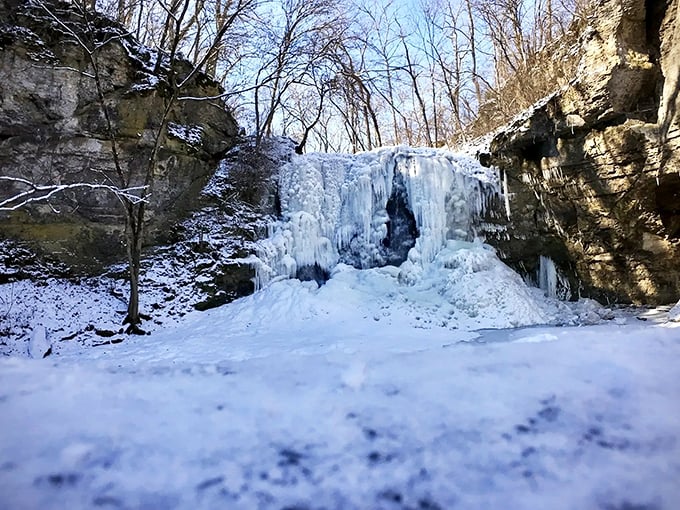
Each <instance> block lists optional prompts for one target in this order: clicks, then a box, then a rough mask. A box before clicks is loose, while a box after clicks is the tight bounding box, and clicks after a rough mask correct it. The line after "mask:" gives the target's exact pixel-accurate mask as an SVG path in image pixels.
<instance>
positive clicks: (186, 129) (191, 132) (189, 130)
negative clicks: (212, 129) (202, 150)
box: [168, 122, 203, 148]
mask: <svg viewBox="0 0 680 510" xmlns="http://www.w3.org/2000/svg"><path fill="white" fill-rule="evenodd" d="M168 136H171V137H173V138H177V139H178V140H181V141H182V142H184V143H185V144H187V145H189V146H191V147H195V148H197V147H200V146H201V143H202V137H203V128H202V127H201V126H195V125H189V126H184V125H182V124H176V123H174V122H168Z"/></svg>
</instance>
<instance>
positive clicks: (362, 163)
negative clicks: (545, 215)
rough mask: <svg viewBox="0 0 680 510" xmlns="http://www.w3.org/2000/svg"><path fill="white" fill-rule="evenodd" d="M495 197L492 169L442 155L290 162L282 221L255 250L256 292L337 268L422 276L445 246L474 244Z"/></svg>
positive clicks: (381, 153)
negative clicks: (391, 268)
mask: <svg viewBox="0 0 680 510" xmlns="http://www.w3.org/2000/svg"><path fill="white" fill-rule="evenodd" d="M499 192H500V186H499V181H498V176H497V174H496V172H495V171H493V170H490V169H487V168H484V167H482V166H480V164H479V163H478V162H477V160H475V159H474V158H472V157H470V156H466V155H460V154H454V153H452V152H448V151H445V150H435V149H415V148H407V147H392V148H383V149H378V150H374V151H372V152H366V153H360V154H356V155H341V154H309V155H303V156H294V157H293V159H292V161H291V162H290V163H288V164H287V165H285V166H284V167H283V168H282V169H281V171H280V175H279V193H280V200H281V215H282V216H281V220H280V221H277V222H275V223H274V224H272V225H271V226H270V236H269V238H268V239H267V240H265V241H264V242H262V243H260V248H259V252H258V260H257V263H256V264H255V267H256V272H257V286H258V287H261V286H263V285H265V284H266V283H267V282H269V281H271V280H273V279H277V278H279V277H284V278H288V277H298V278H301V279H317V280H323V279H324V278H325V277H327V275H328V274H329V273H330V271H331V269H332V268H333V267H334V266H335V265H336V264H338V263H345V264H349V265H352V266H354V267H357V268H361V269H365V268H370V267H377V266H384V265H387V264H391V265H395V266H399V265H400V264H402V263H404V262H408V264H407V265H410V266H419V267H420V268H421V269H422V268H423V267H425V266H427V265H428V264H429V263H430V262H432V261H433V260H434V258H435V257H436V256H437V254H438V253H439V252H440V250H442V248H444V247H445V246H446V244H447V241H449V240H471V239H473V238H474V237H475V225H476V221H477V220H478V219H479V218H480V217H481V216H483V215H484V213H485V211H486V209H487V207H488V206H489V204H490V201H491V199H492V198H493V197H495V196H497V195H498V194H499Z"/></svg>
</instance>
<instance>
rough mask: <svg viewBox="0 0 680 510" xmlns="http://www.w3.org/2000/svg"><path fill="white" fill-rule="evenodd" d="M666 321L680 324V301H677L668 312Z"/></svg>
mask: <svg viewBox="0 0 680 510" xmlns="http://www.w3.org/2000/svg"><path fill="white" fill-rule="evenodd" d="M668 320H670V321H674V322H680V301H678V302H677V303H676V304H675V306H673V308H671V309H670V311H669V312H668Z"/></svg>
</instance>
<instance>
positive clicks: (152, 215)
mask: <svg viewBox="0 0 680 510" xmlns="http://www.w3.org/2000/svg"><path fill="white" fill-rule="evenodd" d="M46 5H47V6H48V8H49V10H50V11H49V12H48V11H47V10H46V9H44V8H41V7H40V6H38V5H37V4H34V3H29V2H25V1H23V0H0V20H2V21H1V22H0V175H4V176H11V177H23V178H26V179H29V180H31V181H32V182H34V183H36V184H67V183H74V182H99V183H101V182H107V181H108V179H109V178H111V177H112V176H115V169H114V165H113V157H112V143H111V137H110V135H109V133H108V131H107V127H106V123H105V119H104V116H103V109H102V106H101V102H100V100H99V98H98V95H97V90H96V87H95V81H94V79H93V78H92V76H91V75H92V68H91V65H90V64H89V60H88V58H87V55H86V53H85V51H84V50H83V48H82V47H81V46H80V45H78V44H76V43H75V42H74V40H73V37H72V36H71V35H69V34H68V33H66V32H65V30H64V28H63V26H62V25H60V23H59V22H57V21H55V19H54V17H53V16H52V14H54V15H55V16H56V17H57V18H59V19H60V20H62V21H63V22H65V24H67V25H68V26H69V27H70V28H72V29H73V30H75V31H76V32H78V31H80V32H78V33H79V35H80V37H82V38H94V40H95V42H97V41H100V42H101V41H104V40H107V39H109V42H107V43H106V44H103V45H102V46H101V49H100V50H99V51H98V53H97V56H96V58H97V61H98V62H99V63H100V64H101V65H100V66H99V74H100V79H101V83H102V88H103V92H104V98H105V102H106V104H107V106H108V108H109V111H110V114H111V118H112V121H113V125H114V129H115V139H116V141H117V144H118V147H119V151H120V161H121V164H122V167H123V169H124V170H125V171H126V172H127V171H128V170H129V171H131V172H132V175H133V178H132V183H133V184H141V180H142V179H143V176H144V174H145V171H146V170H145V169H146V164H147V161H148V159H149V155H150V151H151V148H152V147H153V144H154V137H155V134H156V133H157V132H158V129H159V125H160V119H161V114H162V111H163V104H164V103H163V94H164V93H165V88H164V82H163V78H162V77H160V79H159V76H158V75H157V74H155V73H154V65H155V61H156V59H157V54H156V53H155V52H152V51H150V50H149V49H147V48H144V47H142V46H140V45H139V44H138V43H137V42H136V41H135V40H134V39H133V38H132V37H130V36H128V35H124V34H125V31H124V30H123V29H122V28H121V27H120V26H118V25H117V24H115V23H114V22H113V21H111V20H108V19H107V18H104V17H99V16H97V17H93V18H92V19H90V20H88V21H87V23H86V22H85V20H84V19H83V17H82V16H81V14H80V13H78V11H76V10H75V9H74V7H73V6H72V5H71V4H68V3H59V2H53V1H50V2H46ZM88 23H89V24H88ZM88 27H89V28H88ZM190 69H191V68H190V67H189V64H188V63H181V62H180V63H179V64H178V65H177V68H176V69H173V71H174V73H175V74H176V75H177V76H179V77H180V79H181V77H182V76H185V75H187V74H188V73H189V72H190ZM222 92H223V91H222V90H221V88H220V86H219V85H218V84H217V83H216V82H215V81H213V80H212V79H211V78H209V77H208V76H206V75H204V74H199V75H198V76H197V77H196V78H195V79H193V80H192V82H191V83H190V84H189V85H188V86H187V87H186V88H185V89H184V90H183V94H184V95H185V96H192V97H201V98H207V97H213V96H218V95H219V94H220V93H222ZM237 130H238V128H237V125H236V122H235V121H234V119H233V117H232V115H231V113H230V112H229V111H228V109H227V108H226V107H225V105H224V103H223V102H222V100H220V99H213V100H202V101H179V102H177V103H176V106H175V107H174V108H173V109H172V111H171V113H170V124H169V129H168V130H167V132H164V133H163V140H162V148H161V151H160V154H159V157H158V165H157V167H156V174H155V175H154V179H153V182H154V184H153V189H152V190H151V196H150V198H149V200H150V203H149V207H148V218H147V220H148V224H149V228H148V233H149V235H148V238H147V240H148V241H149V242H158V241H161V240H163V239H164V238H166V234H167V231H168V226H169V225H170V224H172V222H173V221H174V220H176V219H177V218H178V217H181V216H182V215H184V214H185V212H186V211H187V209H188V207H189V205H190V204H191V203H192V202H193V201H194V199H195V198H196V196H197V195H198V193H199V192H200V191H201V189H202V188H203V186H204V185H205V184H206V182H207V181H208V179H209V177H210V176H211V175H212V173H213V172H214V170H215V168H216V166H217V163H218V161H219V160H220V159H221V157H222V156H223V155H224V154H225V152H226V151H227V150H228V149H229V148H230V147H231V146H232V145H233V142H234V139H235V137H236V134H237ZM113 181H114V182H115V178H113ZM0 186H3V187H4V189H1V190H0V191H2V195H3V196H8V195H10V194H11V193H13V192H16V191H19V190H20V188H18V187H15V188H12V185H11V183H7V182H4V183H0ZM55 210H56V211H58V213H56V214H55ZM124 226H125V221H124V215H123V210H122V208H121V207H120V204H119V203H118V199H117V198H116V196H115V195H113V194H111V193H108V192H104V191H95V192H87V193H78V194H75V193H64V194H61V195H59V197H55V200H52V201H51V203H50V204H46V203H42V204H38V205H33V206H31V207H26V208H22V209H21V210H18V211H15V212H12V213H11V214H3V216H2V217H1V219H0V236H6V237H12V238H18V239H23V240H26V241H29V242H33V243H35V245H36V246H39V248H40V249H41V251H42V252H43V253H47V254H48V255H52V256H54V257H56V258H58V259H61V260H63V261H65V262H67V263H69V264H71V265H75V266H91V267H98V266H100V265H102V264H105V263H108V262H111V261H112V260H115V259H116V258H120V257H121V256H122V255H123V254H124V249H125V248H124V244H123V230H124Z"/></svg>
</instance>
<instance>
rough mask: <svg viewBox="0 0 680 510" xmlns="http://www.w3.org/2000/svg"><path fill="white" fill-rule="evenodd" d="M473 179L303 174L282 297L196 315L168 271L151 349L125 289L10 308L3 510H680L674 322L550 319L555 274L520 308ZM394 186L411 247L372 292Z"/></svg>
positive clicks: (586, 309) (4, 299)
mask: <svg viewBox="0 0 680 510" xmlns="http://www.w3.org/2000/svg"><path fill="white" fill-rule="evenodd" d="M474 165H475V163H474V161H473V160H471V159H470V158H465V157H461V156H456V155H453V154H451V153H446V152H441V153H440V152H437V151H429V150H413V149H405V148H391V149H384V150H381V151H376V152H373V153H370V154H364V155H359V156H358V157H356V158H352V157H349V156H321V155H313V156H311V157H307V158H293V160H292V161H291V163H290V164H288V165H285V166H284V168H282V170H281V174H280V175H281V179H280V182H279V189H280V190H282V194H283V197H282V204H281V205H282V217H281V219H280V220H279V221H276V222H275V223H274V224H273V225H270V232H271V236H270V238H269V239H268V240H266V241H264V242H263V243H261V245H260V249H259V250H258V254H259V255H260V257H259V258H256V257H254V256H253V257H251V259H252V261H253V262H254V263H255V264H259V266H258V271H259V277H260V283H262V284H265V283H267V282H269V283H268V284H267V285H265V286H264V288H263V289H262V290H261V291H260V292H257V293H256V294H254V295H252V296H249V297H246V298H242V299H240V300H238V301H235V302H233V303H231V304H229V305H226V306H223V307H220V308H215V309H213V310H209V311H207V312H197V311H190V310H191V308H192V307H191V303H192V302H193V301H192V300H195V299H198V298H199V297H200V296H198V297H197V295H196V289H195V288H193V287H192V278H194V279H195V278H197V277H192V276H191V275H192V274H193V273H191V271H190V270H189V267H188V266H189V265H190V264H189V263H188V262H187V260H185V259H183V258H182V257H179V256H178V254H181V253H180V251H181V250H180V251H178V250H177V249H176V250H175V251H171V250H170V251H167V253H166V252H161V253H160V254H156V255H155V256H154V258H153V263H148V264H147V266H146V269H145V274H144V276H143V283H144V282H146V283H144V285H145V288H144V289H143V291H142V300H143V303H142V308H143V310H144V311H151V312H152V314H153V316H154V319H153V322H146V323H145V324H144V325H143V327H144V328H145V329H146V330H148V331H149V332H150V335H148V336H141V337H128V336H125V335H123V334H122V330H121V327H120V324H119V322H120V319H121V317H122V316H123V315H124V309H125V303H124V292H125V289H124V286H123V281H122V280H121V279H119V278H117V277H114V276H111V277H106V278H104V277H103V278H95V279H82V280H80V281H72V280H59V279H48V280H44V279H41V278H34V279H33V280H19V281H15V282H13V283H6V284H3V285H0V319H1V321H0V354H1V355H2V356H5V357H0V509H2V510H4V509H8V510H15V509H16V510H19V509H52V508H53V509H64V508H68V509H76V510H77V509H90V508H112V509H116V508H120V509H164V510H165V509H193V508H207V509H213V508H214V509H260V508H261V509H277V510H278V509H284V508H286V509H321V508H324V509H430V510H432V509H450V508H463V509H488V508H503V509H506V508H507V509H541V510H543V509H546V508H550V509H591V508H593V509H602V510H633V509H637V510H643V509H644V510H661V509H670V510H672V509H674V508H677V504H678V501H680V483H678V480H680V370H678V366H680V323H678V322H674V321H676V320H677V318H678V314H679V313H680V312H678V310H679V308H678V306H680V305H678V306H676V307H675V308H674V309H673V310H671V311H670V313H669V310H668V308H670V307H666V308H664V309H658V310H647V311H644V310H635V309H624V308H614V309H609V308H603V307H602V306H600V305H599V304H597V303H595V302H594V301H590V300H581V301H578V302H573V303H569V302H564V301H560V300H557V299H555V297H554V296H557V295H566V293H567V292H568V291H569V288H568V285H567V283H565V282H566V280H564V279H563V278H562V276H561V275H560V274H559V273H558V272H557V270H556V268H555V267H554V264H552V261H550V260H549V259H546V260H545V261H543V260H542V263H541V267H542V270H541V272H540V274H539V275H536V277H537V278H536V279H537V281H539V282H542V286H543V289H539V288H535V287H532V286H530V285H527V283H526V282H525V281H524V280H523V279H522V277H520V276H519V275H518V274H516V273H514V272H513V271H512V270H511V269H510V268H508V267H507V266H505V265H504V264H503V263H502V262H501V261H500V260H499V259H498V257H497V256H496V253H495V251H494V250H493V249H492V248H491V247H489V246H487V245H485V244H484V243H483V242H482V241H481V240H479V239H477V238H476V235H475V234H476V231H477V230H476V227H477V222H478V221H479V219H480V218H479V213H480V212H482V211H483V209H484V208H485V207H487V205H488V204H487V198H488V197H489V194H493V193H498V192H499V191H500V186H498V185H497V184H498V183H496V182H494V181H493V179H491V180H489V179H487V177H488V176H487V175H485V174H484V171H482V170H481V169H480V170H479V172H477V170H476V169H475V167H474ZM491 177H493V176H491ZM393 186H394V187H395V188H394V189H397V190H399V189H401V191H400V193H402V194H405V195H403V196H402V201H401V205H400V207H402V208H408V209H409V210H410V211H411V213H413V217H414V219H413V221H414V224H415V227H416V228H417V234H418V237H417V239H414V238H412V237H411V238H409V237H408V235H406V236H405V239H406V241H408V242H407V243H406V247H407V248H408V254H407V256H406V260H404V261H403V262H402V263H401V264H400V266H399V267H396V266H391V265H386V266H384V267H373V265H382V262H384V261H385V258H386V257H388V256H392V255H393V254H390V253H389V252H388V250H387V248H388V247H390V246H392V244H390V243H388V245H389V246H388V245H386V244H385V243H384V239H385V235H386V233H387V232H388V231H389V228H392V227H389V228H388V226H389V225H390V222H394V221H395V217H388V215H387V209H388V207H389V206H388V203H389V197H391V196H392V195H393V194H392V193H391V191H390V190H391V189H392V187H393ZM404 190H406V191H404ZM404 214H405V213H404ZM403 233H404V232H403V231H400V232H397V234H399V235H397V234H395V236H394V237H392V238H390V239H391V242H392V243H394V242H396V241H395V239H399V236H401V235H402V234H403ZM407 234H408V232H407ZM220 235H221V234H220ZM225 235H227V234H225ZM402 237H404V236H402ZM220 239H222V238H221V237H220ZM410 242H413V244H412V245H411V244H409V243H410ZM400 246H401V244H400ZM411 246H412V247H411ZM227 248H228V249H226V251H225V256H228V257H231V251H232V250H231V247H230V245H227ZM390 249H391V248H390ZM164 253H165V254H166V255H167V256H164V255H163V254H164ZM173 254H174V255H173ZM188 260H189V261H191V257H188ZM199 262H200V261H199ZM345 262H352V263H353V264H354V265H355V266H356V267H362V268H364V269H357V268H356V267H352V266H350V265H347V264H346V263H345ZM193 264H197V262H196V261H194V262H193ZM311 265H317V266H319V267H320V268H321V269H323V270H324V271H325V272H327V274H326V276H328V277H329V279H328V281H327V282H326V283H325V284H324V285H322V286H319V285H318V284H317V283H316V281H308V282H301V281H299V280H297V279H287V278H288V277H289V276H294V275H295V274H297V272H298V271H299V270H300V269H301V268H304V267H306V266H307V267H309V266H311ZM210 267H212V266H210ZM119 272H120V271H118V273H119ZM112 274H114V275H115V274H116V271H113V272H112ZM551 296H552V297H551ZM671 319H672V320H671ZM510 328H514V329H510ZM48 349H50V352H51V355H50V356H48V357H46V358H42V355H43V353H45V352H46V351H47V350H48ZM27 355H30V356H32V357H33V358H34V359H30V358H28V357H27Z"/></svg>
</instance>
